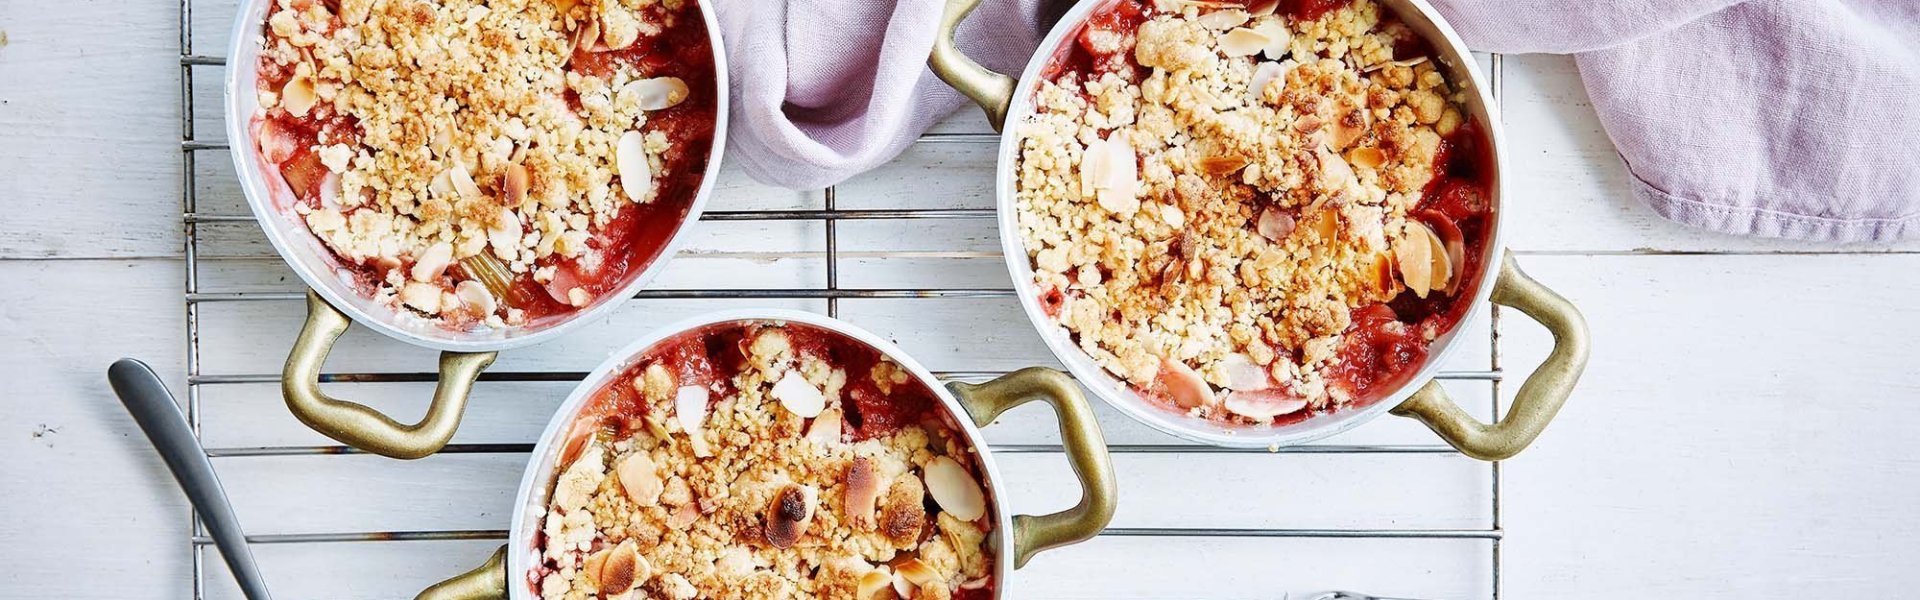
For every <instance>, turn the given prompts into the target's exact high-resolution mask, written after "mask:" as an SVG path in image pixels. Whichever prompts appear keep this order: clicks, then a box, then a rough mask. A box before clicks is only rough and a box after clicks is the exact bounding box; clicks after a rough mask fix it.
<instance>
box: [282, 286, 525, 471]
mask: <svg viewBox="0 0 1920 600" xmlns="http://www.w3.org/2000/svg"><path fill="white" fill-rule="evenodd" d="M352 323H353V321H351V320H349V319H347V316H346V315H345V314H342V313H341V312H340V311H339V310H338V309H335V308H334V307H333V306H331V305H329V304H327V301H326V300H322V299H320V295H319V294H315V293H313V292H312V291H308V292H307V324H306V326H305V327H302V328H301V329H300V337H299V339H297V340H294V343H293V352H292V353H290V354H288V355H287V367H286V370H284V371H281V374H280V392H281V395H283V396H286V399H287V408H288V409H289V410H292V411H293V416H295V417H298V418H299V419H300V422H301V423H306V424H307V426H308V427H312V428H313V429H314V431H318V432H320V433H321V434H324V435H326V436H327V437H330V438H333V439H335V440H338V441H339V442H340V443H343V444H346V445H348V446H352V447H354V448H359V449H361V450H365V451H367V452H372V453H374V454H379V455H382V456H390V457H393V458H420V457H423V456H427V455H430V454H433V453H434V452H438V451H440V448H442V447H445V446H446V445H447V440H450V439H453V432H454V430H455V429H458V428H459V427H460V415H461V413H462V412H464V411H465V410H466V408H467V394H468V392H470V391H472V390H473V381H474V380H475V379H478V378H479V377H480V372H481V371H484V370H486V368H487V366H488V365H491V364H493V359H494V356H496V355H497V354H498V353H495V352H442V353H440V383H439V385H437V386H436V387H434V389H433V404H432V405H431V406H428V407H427V415H426V417H425V418H422V419H421V420H420V422H419V423H415V424H412V425H407V424H403V423H400V422H399V421H395V420H393V419H392V418H390V417H388V416H386V415H384V414H380V411H377V410H374V409H372V408H369V407H367V406H366V405H364V404H358V403H354V402H348V401H346V400H338V399H334V398H332V397H330V396H328V395H326V394H325V393H323V392H321V391H320V367H321V365H323V364H325V363H326V362H327V353H329V352H331V351H332V350H333V343H334V341H335V340H338V339H340V334H342V333H345V332H346V331H347V326H349V325H351V324H352Z"/></svg>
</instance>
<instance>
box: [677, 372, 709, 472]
mask: <svg viewBox="0 0 1920 600" xmlns="http://www.w3.org/2000/svg"><path fill="white" fill-rule="evenodd" d="M709 396H710V394H709V393H708V392H707V388H704V387H700V386H697V385H688V386H681V388H680V390H679V391H678V392H675V393H674V396H673V414H674V418H675V419H678V420H679V421H680V428H681V429H682V430H685V431H686V432H687V443H688V444H690V445H692V447H693V455H694V456H698V457H700V458H706V457H709V456H713V451H712V450H710V449H708V448H707V438H706V433H705V432H704V431H702V429H701V428H702V427H703V426H704V425H705V423H706V421H707V399H708V398H709Z"/></svg>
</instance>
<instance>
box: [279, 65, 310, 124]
mask: <svg viewBox="0 0 1920 600" xmlns="http://www.w3.org/2000/svg"><path fill="white" fill-rule="evenodd" d="M319 103H320V95H319V94H317V93H315V92H314V90H313V78H312V77H308V76H306V75H295V76H293V79H288V80H287V84H286V85H285V86H281V88H280V106H281V107H283V108H286V109H287V114H290V115H293V116H296V117H304V116H307V111H310V110H313V105H315V104H319Z"/></svg>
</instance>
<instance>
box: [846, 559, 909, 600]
mask: <svg viewBox="0 0 1920 600" xmlns="http://www.w3.org/2000/svg"><path fill="white" fill-rule="evenodd" d="M854 597H855V598H857V599H858V600H890V599H892V598H898V597H899V594H898V593H897V592H894V591H893V570H892V569H888V568H887V567H886V566H885V565H881V566H879V567H875V568H874V569H873V570H872V571H867V572H866V573H864V574H862V575H860V582H859V584H857V585H855V586H854Z"/></svg>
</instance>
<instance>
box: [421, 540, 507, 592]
mask: <svg viewBox="0 0 1920 600" xmlns="http://www.w3.org/2000/svg"><path fill="white" fill-rule="evenodd" d="M413 600H507V547H506V546H505V545H502V546H500V549H499V550H495V551H493V558H489V559H487V564H484V565H480V566H479V568H476V569H474V570H472V571H467V572H465V573H461V574H459V575H455V576H454V577H453V579H448V580H446V581H442V582H440V583H436V584H433V587H430V588H427V589H425V590H421V591H420V595H418V596H414V597H413Z"/></svg>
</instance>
